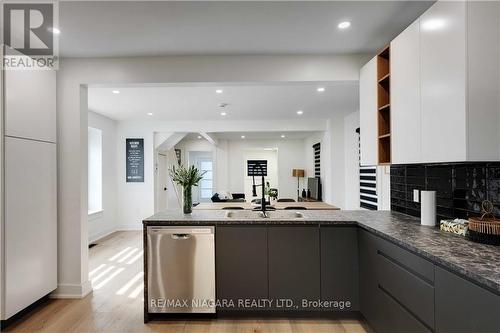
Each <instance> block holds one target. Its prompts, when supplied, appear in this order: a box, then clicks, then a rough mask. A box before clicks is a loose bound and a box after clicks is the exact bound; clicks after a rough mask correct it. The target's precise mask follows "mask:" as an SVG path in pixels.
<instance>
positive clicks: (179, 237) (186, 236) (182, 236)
mask: <svg viewBox="0 0 500 333" xmlns="http://www.w3.org/2000/svg"><path fill="white" fill-rule="evenodd" d="M189 238H191V235H190V234H172V239H175V240H184V239H189Z"/></svg>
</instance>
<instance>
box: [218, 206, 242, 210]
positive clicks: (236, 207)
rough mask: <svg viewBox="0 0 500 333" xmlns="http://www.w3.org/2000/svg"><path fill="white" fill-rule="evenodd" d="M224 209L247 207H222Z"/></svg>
mask: <svg viewBox="0 0 500 333" xmlns="http://www.w3.org/2000/svg"><path fill="white" fill-rule="evenodd" d="M222 209H234V210H242V209H245V208H243V207H222Z"/></svg>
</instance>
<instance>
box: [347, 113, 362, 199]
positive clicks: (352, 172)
mask: <svg viewBox="0 0 500 333" xmlns="http://www.w3.org/2000/svg"><path fill="white" fill-rule="evenodd" d="M358 127H359V111H358V112H353V113H350V114H348V115H347V116H345V118H344V146H345V151H344V153H345V160H344V165H345V167H344V170H345V173H344V175H345V177H344V179H345V187H344V188H345V205H344V209H360V207H359V153H358V151H359V143H358V134H357V133H356V129H357V128H358Z"/></svg>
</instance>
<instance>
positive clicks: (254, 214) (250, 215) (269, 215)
mask: <svg viewBox="0 0 500 333" xmlns="http://www.w3.org/2000/svg"><path fill="white" fill-rule="evenodd" d="M226 217H227V218H230V219H235V220H236V219H241V220H253V219H279V220H281V219H283V220H296V219H302V218H304V215H303V214H302V213H300V212H294V211H287V210H275V211H268V212H266V216H264V214H263V213H262V212H261V211H251V210H231V211H228V212H226Z"/></svg>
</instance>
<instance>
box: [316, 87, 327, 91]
mask: <svg viewBox="0 0 500 333" xmlns="http://www.w3.org/2000/svg"><path fill="white" fill-rule="evenodd" d="M316 91H317V92H323V91H325V87H319V88H318V89H316Z"/></svg>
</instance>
